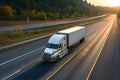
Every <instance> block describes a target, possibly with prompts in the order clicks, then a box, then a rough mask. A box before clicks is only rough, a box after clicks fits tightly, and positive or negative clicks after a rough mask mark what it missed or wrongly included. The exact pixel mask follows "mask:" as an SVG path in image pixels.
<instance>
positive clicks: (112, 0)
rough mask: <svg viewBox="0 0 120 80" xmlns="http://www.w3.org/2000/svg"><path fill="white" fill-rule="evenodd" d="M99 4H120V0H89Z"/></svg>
mask: <svg viewBox="0 0 120 80" xmlns="http://www.w3.org/2000/svg"><path fill="white" fill-rule="evenodd" d="M87 1H88V2H90V3H91V4H94V5H97V6H120V0H87Z"/></svg>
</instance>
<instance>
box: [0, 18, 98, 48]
mask: <svg viewBox="0 0 120 80" xmlns="http://www.w3.org/2000/svg"><path fill="white" fill-rule="evenodd" d="M94 21H96V20H91V21H84V22H78V23H73V24H68V25H62V26H57V27H52V28H45V29H40V30H33V31H26V32H24V31H22V30H19V31H17V32H7V33H0V47H3V46H7V45H10V44H13V43H17V42H21V41H25V40H28V39H32V38H36V37H40V36H44V35H47V34H51V33H55V32H57V31H60V30H63V29H67V28H71V27H74V26H80V25H85V24H88V23H92V22H94Z"/></svg>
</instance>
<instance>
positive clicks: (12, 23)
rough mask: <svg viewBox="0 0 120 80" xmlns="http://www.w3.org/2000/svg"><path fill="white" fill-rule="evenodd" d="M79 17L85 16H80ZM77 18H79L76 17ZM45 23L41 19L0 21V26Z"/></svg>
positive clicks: (66, 19) (57, 20)
mask: <svg viewBox="0 0 120 80" xmlns="http://www.w3.org/2000/svg"><path fill="white" fill-rule="evenodd" d="M80 18H87V17H80ZM74 19H76V18H65V19H56V20H47V23H49V22H59V21H68V20H74ZM78 19H79V18H78ZM41 23H46V22H45V21H44V20H42V21H31V20H30V21H29V22H27V21H0V27H7V26H16V25H28V24H41Z"/></svg>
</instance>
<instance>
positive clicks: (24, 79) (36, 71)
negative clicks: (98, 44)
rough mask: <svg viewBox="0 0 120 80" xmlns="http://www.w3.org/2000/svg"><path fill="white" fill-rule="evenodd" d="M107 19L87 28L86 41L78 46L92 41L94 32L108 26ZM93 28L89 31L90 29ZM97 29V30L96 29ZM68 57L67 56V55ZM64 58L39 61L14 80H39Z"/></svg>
mask: <svg viewBox="0 0 120 80" xmlns="http://www.w3.org/2000/svg"><path fill="white" fill-rule="evenodd" d="M109 19H111V18H110V17H109V18H108V19H107V18H106V19H104V20H102V21H101V22H98V23H99V24H101V25H100V26H97V25H98V23H95V24H94V25H92V26H89V27H88V26H87V27H88V28H89V29H88V28H87V34H88V35H87V38H86V39H87V40H86V42H85V43H83V44H82V45H80V46H83V45H84V44H88V43H90V41H91V40H92V38H93V37H95V36H97V34H94V32H95V33H96V32H97V33H100V32H101V30H102V29H103V28H104V27H105V26H106V25H107V24H108V23H110V22H109ZM90 27H91V28H94V30H93V29H91V28H90ZM96 28H97V29H96ZM68 57H69V55H68ZM65 59H66V58H63V59H62V60H61V61H60V62H58V63H53V64H51V63H45V62H43V61H42V60H41V61H39V63H38V64H37V65H35V66H33V67H32V68H30V69H29V70H27V71H26V72H24V73H22V74H21V75H18V76H17V77H16V78H15V79H14V80H17V79H20V80H34V79H35V80H36V79H39V78H41V77H43V76H45V75H46V73H49V72H51V71H52V70H53V69H54V68H55V67H56V66H57V65H59V64H60V63H62V62H64V61H65Z"/></svg>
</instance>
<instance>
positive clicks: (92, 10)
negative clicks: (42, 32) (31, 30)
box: [0, 0, 102, 20]
mask: <svg viewBox="0 0 120 80" xmlns="http://www.w3.org/2000/svg"><path fill="white" fill-rule="evenodd" d="M99 13H102V12H101V10H99V9H98V7H95V6H93V5H91V4H90V3H88V2H87V1H86V0H1V3H0V17H1V18H7V19H13V18H16V17H22V18H26V17H30V18H34V19H39V20H45V19H62V18H75V17H84V16H93V15H98V14H99Z"/></svg>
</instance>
